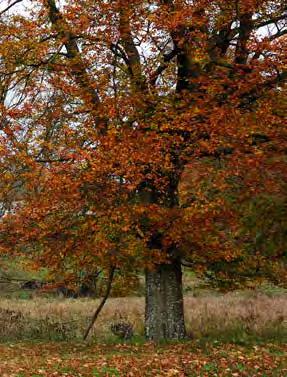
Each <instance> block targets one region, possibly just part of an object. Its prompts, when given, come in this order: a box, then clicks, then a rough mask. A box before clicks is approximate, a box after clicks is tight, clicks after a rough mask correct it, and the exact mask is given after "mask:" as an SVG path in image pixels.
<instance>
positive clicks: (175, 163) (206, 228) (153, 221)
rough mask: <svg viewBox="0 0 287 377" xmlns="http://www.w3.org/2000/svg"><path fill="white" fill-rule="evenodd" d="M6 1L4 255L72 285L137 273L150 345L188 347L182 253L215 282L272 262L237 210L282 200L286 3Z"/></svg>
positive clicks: (1, 51)
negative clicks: (89, 277) (89, 276)
mask: <svg viewBox="0 0 287 377" xmlns="http://www.w3.org/2000/svg"><path fill="white" fill-rule="evenodd" d="M16 4H17V6H19V4H20V6H21V4H25V2H22V1H19V0H18V1H14V2H12V1H11V2H10V1H7V4H6V7H5V6H3V8H2V10H1V35H0V38H1V47H0V56H1V61H0V64H1V71H0V75H1V87H0V89H1V97H0V98H1V136H0V137H1V150H0V154H1V155H0V158H1V171H2V178H1V179H2V181H1V185H2V187H3V191H2V197H3V199H2V201H3V202H4V201H5V199H6V198H8V197H11V193H14V192H15V190H17V189H18V191H19V187H21V202H20V203H19V205H18V206H16V210H15V211H14V214H13V215H12V216H6V217H5V220H4V221H3V222H2V224H1V227H2V230H1V242H2V245H3V246H2V249H3V250H4V251H5V252H7V250H8V249H13V250H14V252H15V251H16V252H22V253H23V252H24V253H25V252H26V253H29V254H31V255H33V258H37V260H38V261H39V262H41V263H46V264H47V263H48V264H49V265H50V266H51V268H54V269H56V270H57V269H58V270H63V271H65V273H66V275H69V274H70V275H69V276H72V274H73V271H79V270H81V269H82V268H86V269H87V272H89V270H90V269H91V271H90V272H91V273H92V269H93V268H94V267H95V266H97V265H101V266H104V267H106V268H107V269H110V270H113V269H114V268H115V267H117V268H124V269H134V270H135V271H136V270H137V269H140V268H141V269H142V268H144V269H145V271H146V336H147V338H148V339H154V340H160V339H181V338H184V337H185V335H186V333H185V325H184V314H183V296H182V272H181V264H182V262H183V260H184V261H185V263H187V264H189V265H192V266H193V268H194V269H197V270H198V271H210V270H212V271H213V272H214V273H215V274H216V275H217V276H219V277H220V278H221V279H223V278H225V277H227V275H228V273H229V267H228V266H234V265H236V266H237V267H236V268H235V271H236V274H235V275H233V276H241V275H242V271H243V268H244V266H246V265H248V266H249V267H250V268H251V269H253V270H254V269H256V268H258V263H259V262H260V268H264V266H267V265H268V266H269V269H270V258H271V257H270V255H265V254H264V250H262V252H261V249H256V250H255V251H254V250H252V251H250V250H249V249H248V248H247V249H246V248H245V247H244V242H241V241H242V240H241V238H240V236H239V233H240V229H241V228H240V227H241V224H240V216H239V215H238V210H237V208H238V203H239V204H240V203H242V201H244V198H246V197H249V198H250V196H252V195H255V194H257V193H260V192H264V191H266V190H270V191H272V190H274V191H275V193H278V192H280V193H282V192H283V191H282V190H283V185H282V184H281V183H280V182H281V181H283V182H284V179H283V178H282V177H284V174H285V175H286V167H285V165H284V158H286V157H284V156H285V155H284V153H285V152H286V126H285V124H284V114H283V113H282V104H280V105H279V102H280V103H281V102H282V101H283V98H284V96H285V94H286V92H285V81H286V68H284V59H285V57H284V42H286V37H285V35H286V21H285V18H286V6H285V2H284V1H279V0H278V1H274V0H272V1H271V0H259V1H258V0H234V1H226V0H214V1H206V0H197V1H181V0H155V1H139V0H130V1H125V0H114V1H110V2H107V1H105V0H100V1H97V2H95V1H68V2H56V1H55V0H43V1H33V2H32V3H31V4H30V3H29V4H28V5H27V7H26V8H25V10H24V11H22V12H19V10H18V11H17V10H16V8H15V6H16ZM285 98H286V97H285ZM278 99H280V101H278ZM281 100H282V101H281ZM280 109H281V110H280ZM284 151H285V152H284ZM263 166H264V168H265V170H264V171H262V169H261V167H263ZM275 168H276V169H277V171H278V172H279V173H278V174H279V175H280V177H281V181H280V180H279V181H280V182H279V181H277V180H276V176H274V174H272V170H273V169H275ZM188 171H191V172H192V179H191V182H192V195H191V196H190V197H189V200H188V201H186V202H184V201H183V200H182V197H183V196H184V192H185V189H184V182H185V178H184V177H185V176H186V175H187V174H188ZM211 177H212V178H211ZM207 181H209V183H210V184H211V188H210V189H208V190H207V189H206V182H207ZM180 192H181V195H179V193H180ZM180 196H181V197H180ZM12 197H13V195H12ZM235 203H237V206H236V205H235ZM283 253H284V252H283V251H282V249H281V248H279V249H277V248H276V249H275V250H273V251H272V261H273V262H272V266H271V271H273V272H275V273H276V275H277V277H278V276H280V273H282V272H283V271H284V260H283V258H282V256H283ZM238 265H239V267H238ZM230 270H232V271H233V270H234V269H232V268H231V269H230ZM283 275H284V274H283V273H282V276H283Z"/></svg>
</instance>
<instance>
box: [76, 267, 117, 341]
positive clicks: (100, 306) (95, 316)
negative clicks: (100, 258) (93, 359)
mask: <svg viewBox="0 0 287 377" xmlns="http://www.w3.org/2000/svg"><path fill="white" fill-rule="evenodd" d="M115 269H116V268H115V267H114V266H112V267H111V269H110V273H109V279H108V283H107V289H106V293H105V296H104V297H103V299H102V301H101V302H100V305H99V306H98V307H97V309H96V311H95V313H94V315H93V317H92V320H91V322H90V324H89V326H88V328H87V330H86V331H85V334H84V337H83V339H84V340H86V339H87V337H88V336H89V333H90V331H91V329H92V328H93V326H94V324H95V322H96V320H97V318H98V316H99V314H100V312H101V311H102V309H103V307H104V305H105V303H106V301H107V299H108V297H109V295H110V292H111V288H112V283H113V279H114V273H115Z"/></svg>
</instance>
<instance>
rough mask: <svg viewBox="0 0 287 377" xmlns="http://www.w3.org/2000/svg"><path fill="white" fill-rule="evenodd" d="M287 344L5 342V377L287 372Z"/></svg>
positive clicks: (279, 376) (1, 349) (1, 354)
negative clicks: (158, 344)
mask: <svg viewBox="0 0 287 377" xmlns="http://www.w3.org/2000/svg"><path fill="white" fill-rule="evenodd" d="M286 355H287V346H286V345H285V346H284V345H278V344H277V345H275V344H269V343H266V344H264V345H263V344H261V345H249V346H244V347H243V346H240V345H235V344H221V343H213V344H211V343H199V342H197V341H189V342H184V343H181V344H169V345H161V346H155V345H153V344H149V343H147V344H141V345H136V344H133V345H127V344H117V345H115V344H114V345H105V344H102V345H92V344H84V343H75V344H73V343H59V342H58V343H18V344H17V343H16V344H10V343H7V344H2V345H0V375H1V377H43V376H46V377H48V376H49V377H50V376H54V377H60V376H61V377H64V376H65V377H80V376H83V377H88V376H89V377H124V376H126V377H128V376H129V377H147V376H149V377H164V376H166V377H173V376H178V377H180V376H181V377H183V376H190V377H205V376H206V377H211V376H214V377H215V376H219V377H225V376H226V377H227V376H228V377H241V376H242V377H243V376H246V377H253V376H258V377H259V376H260V377H264V376H266V377H267V376H274V377H275V376H276V377H286V376H287V358H286Z"/></svg>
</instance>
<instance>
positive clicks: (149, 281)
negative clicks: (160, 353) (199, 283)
mask: <svg viewBox="0 0 287 377" xmlns="http://www.w3.org/2000/svg"><path fill="white" fill-rule="evenodd" d="M145 332H146V338H147V339H148V340H154V341H161V340H168V339H183V338H185V336H186V332H185V323H184V312H183V295H182V271H181V264H180V261H179V260H176V261H174V262H173V263H171V264H161V265H159V266H157V267H156V269H155V270H153V271H147V272H146V308H145Z"/></svg>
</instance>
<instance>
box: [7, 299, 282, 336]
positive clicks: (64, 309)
mask: <svg viewBox="0 0 287 377" xmlns="http://www.w3.org/2000/svg"><path fill="white" fill-rule="evenodd" d="M98 302H99V300H91V299H77V300H74V299H47V298H36V299H33V300H13V299H1V300H0V311H1V309H2V312H1V313H0V338H1V339H4V340H5V339H13V338H16V339H22V338H41V339H46V338H48V339H70V338H75V337H80V336H81V335H82V334H83V331H84V329H85V327H86V326H87V323H88V321H89V317H90V316H91V315H92V313H93V311H94V310H95V308H96V306H97V305H98ZM5 310H9V311H11V312H16V313H21V316H20V318H19V317H18V318H15V315H14V316H13V315H10V314H9V312H5ZM5 313H6V314H5ZM143 313H144V300H143V298H139V297H128V298H111V299H109V300H108V302H107V304H106V306H105V307H104V309H103V311H102V313H101V315H100V317H99V319H98V321H97V324H96V327H95V329H94V333H93V335H94V337H97V338H100V339H107V338H108V337H111V333H110V330H109V328H110V325H111V323H112V322H113V321H114V320H117V319H119V318H123V319H126V320H128V321H130V322H131V323H133V325H134V329H135V333H136V334H139V335H143V330H144V327H143V320H144V314H143ZM185 315H186V323H187V329H188V332H189V334H191V335H192V336H194V337H196V338H198V337H214V338H217V337H222V335H224V334H225V335H226V337H229V338H230V339H231V340H232V339H233V338H234V340H236V337H242V336H243V335H246V334H247V335H248V334H251V335H255V336H267V337H268V336H271V337H276V336H280V337H281V336H282V335H283V334H284V332H285V334H286V330H287V326H286V324H287V297H286V296H284V295H278V296H274V297H269V296H267V295H263V294H260V295H254V296H253V297H252V296H250V295H249V296H246V295H245V296H244V295H242V294H234V293H233V294H226V295H222V296H213V295H207V296H204V297H192V296H186V297H185ZM9 317H11V318H9Z"/></svg>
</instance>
